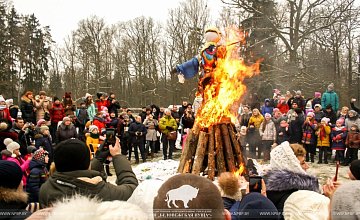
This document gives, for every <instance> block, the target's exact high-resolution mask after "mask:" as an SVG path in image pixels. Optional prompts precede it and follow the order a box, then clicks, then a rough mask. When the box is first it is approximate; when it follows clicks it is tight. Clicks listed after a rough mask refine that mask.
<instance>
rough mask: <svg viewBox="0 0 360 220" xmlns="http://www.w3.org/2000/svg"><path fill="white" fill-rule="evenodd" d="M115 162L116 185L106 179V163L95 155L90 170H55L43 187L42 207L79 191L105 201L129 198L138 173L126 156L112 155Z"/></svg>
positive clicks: (41, 192)
mask: <svg viewBox="0 0 360 220" xmlns="http://www.w3.org/2000/svg"><path fill="white" fill-rule="evenodd" d="M113 163H114V167H115V172H116V176H117V179H116V184H117V185H114V184H111V183H109V182H106V175H105V173H104V171H103V169H104V168H103V165H102V164H101V163H100V161H99V160H97V159H96V158H94V159H93V160H92V161H91V170H76V171H71V172H55V173H54V174H53V175H52V176H51V177H50V178H49V179H48V180H47V181H46V182H45V183H44V184H43V185H42V186H41V188H40V195H39V202H40V205H41V207H48V206H51V204H52V203H53V202H56V201H57V200H59V199H62V198H64V197H69V196H72V195H74V194H76V193H77V194H80V195H85V196H89V197H94V196H97V197H98V198H99V199H101V200H103V201H113V200H123V201H126V200H128V199H129V198H130V196H131V195H132V193H133V191H134V190H135V188H136V187H137V185H138V181H137V179H136V176H135V174H134V172H133V171H132V168H131V166H130V163H129V161H128V160H127V159H126V157H125V156H124V155H117V156H115V157H113ZM79 178H82V179H81V180H80V179H79Z"/></svg>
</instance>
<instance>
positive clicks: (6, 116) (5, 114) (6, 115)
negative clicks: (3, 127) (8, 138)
mask: <svg viewBox="0 0 360 220" xmlns="http://www.w3.org/2000/svg"><path fill="white" fill-rule="evenodd" d="M0 119H2V120H5V121H7V122H8V123H10V124H11V123H12V121H13V119H12V118H11V116H10V112H9V109H8V108H4V109H3V110H2V111H0Z"/></svg>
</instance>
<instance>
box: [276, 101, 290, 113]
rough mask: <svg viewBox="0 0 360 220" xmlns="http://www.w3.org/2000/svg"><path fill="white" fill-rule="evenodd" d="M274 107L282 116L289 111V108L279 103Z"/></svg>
mask: <svg viewBox="0 0 360 220" xmlns="http://www.w3.org/2000/svg"><path fill="white" fill-rule="evenodd" d="M276 107H277V108H278V109H279V110H280V112H281V113H282V114H286V113H287V112H288V111H289V106H288V104H286V103H284V104H281V103H279V104H278V105H277V106H276Z"/></svg>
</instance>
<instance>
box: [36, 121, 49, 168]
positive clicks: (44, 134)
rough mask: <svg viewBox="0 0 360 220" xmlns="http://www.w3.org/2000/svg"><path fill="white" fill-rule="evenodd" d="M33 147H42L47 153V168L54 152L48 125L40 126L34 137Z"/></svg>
mask: <svg viewBox="0 0 360 220" xmlns="http://www.w3.org/2000/svg"><path fill="white" fill-rule="evenodd" d="M35 147H36V149H40V148H43V149H44V150H46V152H47V153H48V156H49V162H48V163H47V168H48V169H49V168H50V164H51V163H52V162H53V158H54V153H53V148H52V141H51V136H50V131H49V127H48V126H41V127H40V133H39V134H37V135H36V137H35Z"/></svg>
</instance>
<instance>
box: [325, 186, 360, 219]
mask: <svg viewBox="0 0 360 220" xmlns="http://www.w3.org/2000/svg"><path fill="white" fill-rule="evenodd" d="M359 207H360V181H359V180H353V181H348V182H344V183H342V184H341V185H340V186H339V188H337V189H336V191H335V193H334V194H333V196H332V198H331V208H330V210H331V219H332V220H337V219H360V212H359Z"/></svg>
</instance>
